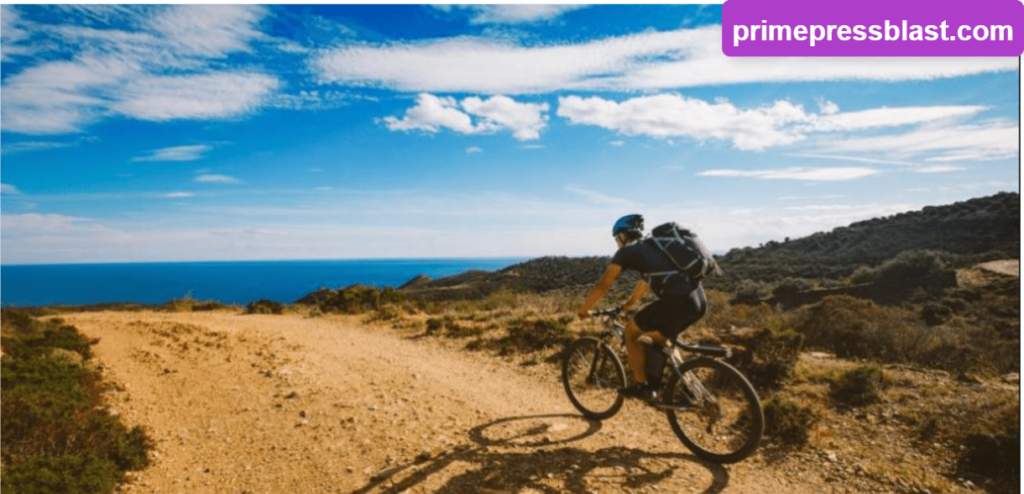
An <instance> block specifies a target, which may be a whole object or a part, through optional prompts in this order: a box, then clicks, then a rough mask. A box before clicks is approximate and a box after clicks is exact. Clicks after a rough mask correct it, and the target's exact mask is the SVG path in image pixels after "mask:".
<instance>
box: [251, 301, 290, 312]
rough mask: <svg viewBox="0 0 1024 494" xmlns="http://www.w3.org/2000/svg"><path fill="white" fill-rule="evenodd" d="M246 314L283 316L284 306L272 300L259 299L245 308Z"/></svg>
mask: <svg viewBox="0 0 1024 494" xmlns="http://www.w3.org/2000/svg"><path fill="white" fill-rule="evenodd" d="M245 313H246V314H283V313H284V305H283V304H281V303H280V302H275V301H273V300H267V299H260V300H257V301H255V302H249V304H248V305H246V306H245Z"/></svg>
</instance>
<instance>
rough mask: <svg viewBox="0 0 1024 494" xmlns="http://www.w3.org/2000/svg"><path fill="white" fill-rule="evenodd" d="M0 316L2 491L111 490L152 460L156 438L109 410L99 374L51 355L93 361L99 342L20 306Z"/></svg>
mask: <svg viewBox="0 0 1024 494" xmlns="http://www.w3.org/2000/svg"><path fill="white" fill-rule="evenodd" d="M0 320H2V332H3V338H2V346H3V350H4V353H5V355H4V356H3V357H2V359H0V365H2V369H0V387H2V389H3V393H2V394H0V414H2V416H3V422H2V427H0V429H2V440H0V442H2V446H0V456H2V459H3V464H4V466H5V469H4V471H3V475H2V489H3V491H4V492H15V493H17V492H26V493H29V492H30V493H69V492H73V493H79V492H81V493H103V492H113V490H114V488H115V486H116V484H117V483H118V482H119V481H121V480H122V478H123V476H124V473H125V472H126V471H129V470H138V469H141V468H143V467H145V466H146V465H147V464H148V459H147V453H148V451H149V450H151V449H152V447H153V441H152V440H151V439H150V438H149V437H148V436H147V434H146V433H145V431H144V430H143V429H141V428H139V427H135V428H132V429H130V430H129V429H128V428H126V427H125V426H124V425H122V424H121V423H120V422H119V420H118V418H117V417H116V416H113V415H111V414H110V413H109V412H108V411H107V409H106V408H105V407H104V403H103V391H104V389H105V387H104V384H103V383H102V381H101V380H100V376H99V373H98V372H97V371H96V370H93V369H92V368H91V367H89V366H87V365H83V363H80V362H76V361H69V360H68V359H66V358H53V357H51V356H50V355H51V354H53V353H55V352H56V353H58V354H60V352H68V351H74V352H75V353H77V354H78V355H80V356H82V358H83V360H87V359H88V358H89V357H91V352H89V351H88V347H89V346H90V345H93V344H95V343H96V340H93V341H89V340H87V339H85V338H83V337H82V336H81V335H80V334H79V333H78V332H77V330H76V329H75V328H74V327H73V326H66V325H61V324H60V323H59V322H41V321H38V320H35V319H33V318H31V317H27V316H26V315H25V314H24V313H23V312H20V311H18V310H16V309H4V310H3V311H2V312H0Z"/></svg>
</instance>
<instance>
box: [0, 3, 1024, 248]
mask: <svg viewBox="0 0 1024 494" xmlns="http://www.w3.org/2000/svg"><path fill="white" fill-rule="evenodd" d="M720 24H721V7H720V6H719V5H651V6H643V5H620V6H609V5H599V6H583V5H569V6H545V5H533V4H518V5H488V6H467V5H460V6H423V5H377V6H351V5H313V6H299V5H278V6H274V5H271V6H249V5H224V6H204V5H198V6H195V5H193V6H186V5H171V6H154V5H143V6H131V5H119V6H98V5H97V6H92V5H90V6H70V5H57V6H47V5H19V6H14V5H3V6H2V30H0V35H2V42H0V52H2V88H0V103H2V111H0V118H2V122H0V132H2V133H0V151H2V161H3V166H2V170H0V174H2V175H0V180H2V183H3V186H2V200H0V218H2V229H0V234H2V243H0V256H2V262H3V263H5V264H15V263H72V262H134V261H178V260H241V259H327V258H392V257H467V256H474V257H475V256H480V257H484V256H488V257H492V256H523V257H531V256H540V255H592V254H610V253H611V252H612V251H613V250H614V243H613V241H612V239H611V237H610V227H611V224H612V222H613V221H614V220H615V219H616V218H618V217H619V216H621V215H624V214H629V213H634V212H639V213H642V214H644V215H645V216H646V217H647V218H648V225H652V226H653V225H654V224H657V223H659V222H662V221H669V220H674V221H677V222H679V223H681V224H684V225H686V226H689V227H691V228H693V229H694V230H695V231H697V232H698V233H699V234H700V235H701V236H702V237H703V238H704V240H705V243H707V244H708V245H709V246H710V247H711V248H712V249H714V250H716V251H723V252H724V251H727V250H729V249H731V248H734V247H743V246H757V245H758V244H760V243H762V242H766V241H768V240H781V239H783V238H785V237H792V238H796V237H800V236H804V235H809V234H811V233H814V232H817V231H828V230H831V229H832V228H835V227H838V226H844V225H847V224H849V223H851V222H854V221H859V220H863V219H868V218H873V217H879V216H887V215H891V214H895V213H898V212H902V211H908V210H915V209H920V208H921V207H923V206H927V205H939V204H948V203H952V202H955V201H961V200H966V199H969V198H973V197H980V196H985V195H990V194H993V193H996V192H999V191H1015V192H1016V191H1019V181H1020V171H1019V162H1020V158H1019V156H1020V138H1019V127H1020V121H1019V112H1018V108H1019V102H1020V85H1019V59H1017V58H971V59H968V58H915V59H907V58H891V59H881V58H874V59H868V58H863V59H857V58H801V59H796V58H789V59H750V58H746V59H739V58H728V57H725V56H724V55H723V54H722V50H721V27H720Z"/></svg>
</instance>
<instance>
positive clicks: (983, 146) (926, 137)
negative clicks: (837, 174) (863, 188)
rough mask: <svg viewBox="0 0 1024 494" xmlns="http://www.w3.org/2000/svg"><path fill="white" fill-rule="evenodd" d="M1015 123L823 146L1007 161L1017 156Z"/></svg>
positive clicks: (925, 128) (930, 129)
mask: <svg viewBox="0 0 1024 494" xmlns="http://www.w3.org/2000/svg"><path fill="white" fill-rule="evenodd" d="M1019 136H1020V128H1019V125H1018V124H1017V123H1016V122H1009V121H989V122H984V123H979V124H972V125H935V126H921V127H919V128H917V129H914V130H912V131H910V132H906V133H902V134H894V135H881V136H871V137H847V138H843V139H836V140H833V141H830V142H827V143H823V144H822V147H823V148H824V149H825V150H827V151H839V152H876V153H885V154H887V155H890V156H894V157H897V158H899V157H908V156H915V155H920V154H926V153H940V154H941V155H943V156H944V157H942V156H939V157H935V156H933V157H930V158H929V161H954V160H959V159H961V158H963V157H970V158H971V159H974V160H992V159H1010V158H1015V157H1017V156H1019V154H1020V137H1019Z"/></svg>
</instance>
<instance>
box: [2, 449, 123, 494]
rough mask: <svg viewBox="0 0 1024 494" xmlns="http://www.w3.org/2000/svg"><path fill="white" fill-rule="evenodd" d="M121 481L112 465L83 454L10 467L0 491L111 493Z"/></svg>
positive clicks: (16, 493) (8, 493) (7, 493)
mask: <svg viewBox="0 0 1024 494" xmlns="http://www.w3.org/2000/svg"><path fill="white" fill-rule="evenodd" d="M120 477H121V474H120V472H118V470H117V467H116V465H114V462H112V461H110V460H109V459H107V458H103V457H102V456H100V455H99V454H97V453H96V452H94V451H85V452H81V453H77V454H66V455H60V456H36V457H34V458H30V459H28V460H27V461H24V462H21V463H16V464H14V465H11V466H10V467H9V468H8V470H7V474H6V475H5V476H4V477H3V480H2V487H0V489H2V490H3V492H4V493H5V494H21V493H25V494H51V493H52V494H95V493H99V492H114V487H115V486H116V485H117V482H118V480H119V479H120Z"/></svg>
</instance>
